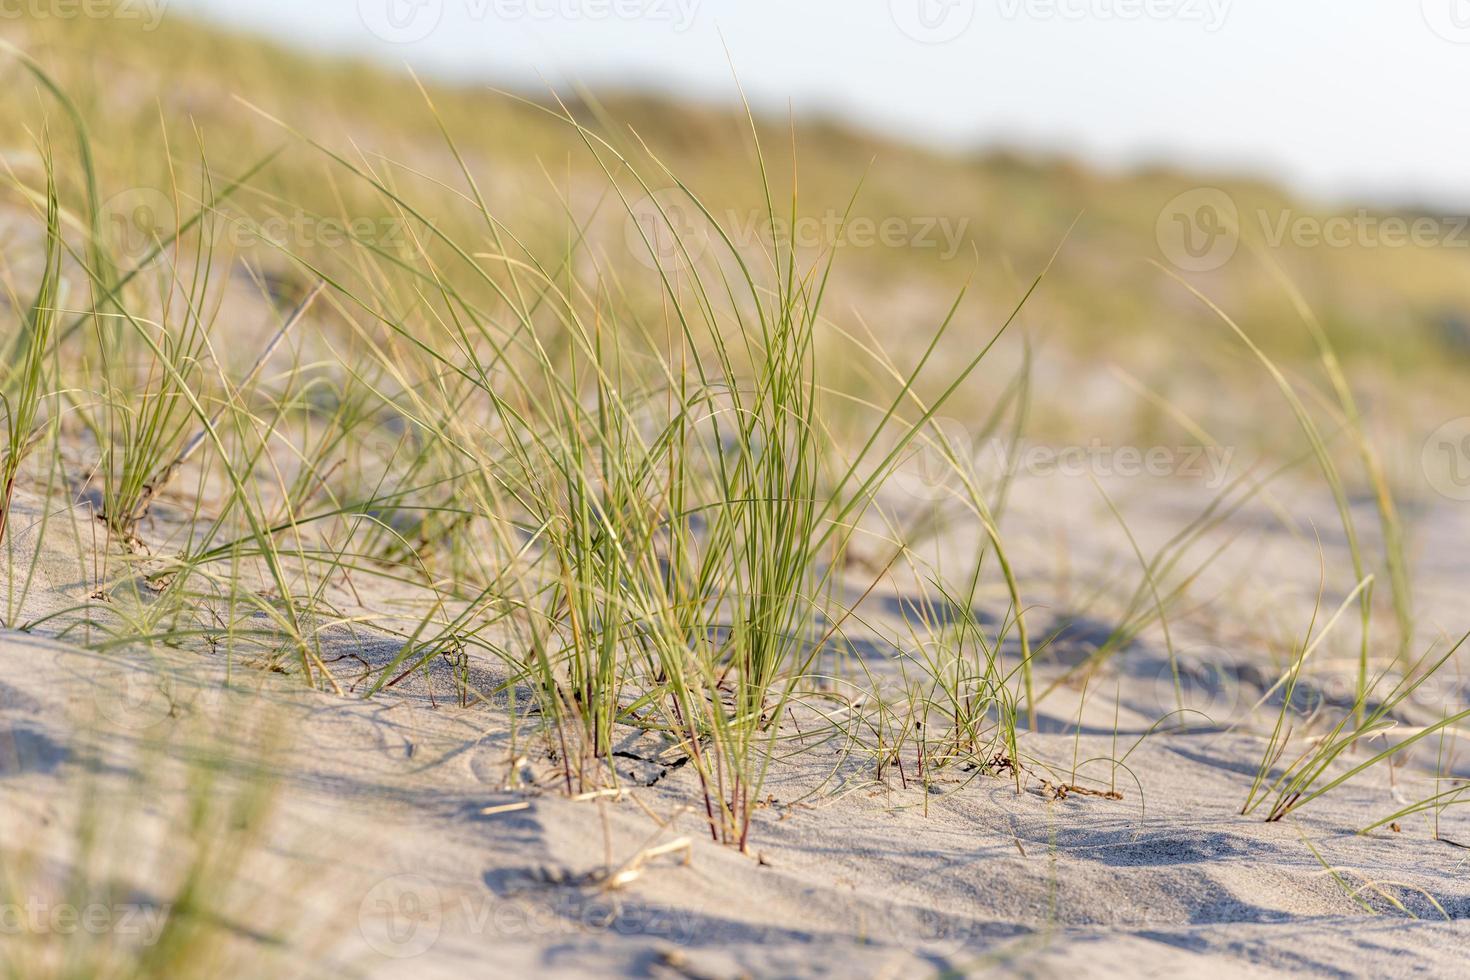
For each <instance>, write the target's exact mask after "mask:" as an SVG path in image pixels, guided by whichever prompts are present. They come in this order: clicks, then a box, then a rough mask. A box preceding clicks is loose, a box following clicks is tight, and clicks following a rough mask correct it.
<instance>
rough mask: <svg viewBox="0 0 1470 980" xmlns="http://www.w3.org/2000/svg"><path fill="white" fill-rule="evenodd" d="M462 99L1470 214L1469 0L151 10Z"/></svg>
mask: <svg viewBox="0 0 1470 980" xmlns="http://www.w3.org/2000/svg"><path fill="white" fill-rule="evenodd" d="M149 2H152V3H154V4H159V3H164V2H166V3H167V11H168V12H169V13H174V12H179V13H188V14H197V15H205V16H208V17H210V18H212V19H216V20H219V21H222V22H224V23H227V24H233V25H238V26H243V27H247V28H249V29H252V30H255V31H258V32H261V33H266V34H271V35H275V36H278V37H280V38H283V39H285V40H288V41H290V42H292V43H295V44H297V45H301V46H309V47H314V48H317V49H321V50H330V51H347V52H353V53H362V54H368V55H371V56H374V57H377V58H380V59H381V60H383V61H384V62H385V63H387V64H390V65H393V66H396V67H402V66H405V65H408V66H412V67H413V68H414V69H415V70H416V71H420V72H422V73H425V74H428V75H434V76H440V77H446V78H450V79H455V80H461V81H485V82H489V83H492V84H496V85H499V86H503V87H513V88H518V89H531V90H533V91H537V90H544V89H545V88H546V86H547V85H548V84H557V83H565V82H567V81H569V80H575V81H578V82H581V83H585V84H587V85H589V86H593V87H595V86H598V85H606V84H616V85H619V86H623V87H627V86H634V87H639V88H644V89H652V90H655V91H659V92H664V93H667V94H670V95H673V96H676V97H691V98H697V99H701V100H706V101H711V100H712V101H732V100H734V99H736V98H737V97H738V92H737V89H736V83H735V77H736V76H738V78H739V83H740V85H741V87H743V89H744V90H745V92H746V94H747V95H748V96H749V97H750V99H751V101H752V102H753V103H755V104H756V106H757V107H758V108H760V109H763V110H767V111H776V112H782V113H784V112H785V111H786V109H787V107H788V106H790V107H791V108H792V109H794V110H795V111H796V112H797V113H798V114H814V113H822V114H827V115H837V116H840V117H842V118H844V119H848V120H851V121H853V122H856V123H858V124H860V125H862V126H865V127H867V128H870V129H874V130H878V131H881V132H885V133H890V134H895V135H898V136H901V137H904V138H908V139H913V140H917V141H921V142H925V143H932V144H936V145H939V146H943V147H952V148H959V149H974V148H984V147H992V146H997V145H1001V146H1010V147H1020V148H1033V149H1039V150H1043V151H1047V152H1062V153H1066V154H1069V155H1072V156H1075V157H1078V158H1080V159H1083V160H1085V161H1088V162H1091V163H1093V164H1095V165H1098V166H1104V167H1109V168H1113V167H1127V166H1131V165H1134V164H1138V163H1145V162H1148V163H1152V162H1164V163H1174V164H1179V165H1183V166H1188V167H1194V168H1203V169H1207V170H1209V171H1213V172H1222V171H1223V172H1229V173H1241V174H1253V175H1260V176H1264V177H1268V178H1271V179H1274V180H1276V181H1279V182H1281V183H1283V184H1286V185H1288V186H1290V187H1291V188H1293V189H1294V190H1296V191H1297V192H1299V193H1303V194H1306V195H1308V196H1310V197H1313V198H1316V199H1319V200H1321V201H1323V202H1332V203H1345V202H1351V201H1361V202H1363V203H1392V204H1411V205H1412V204H1424V205H1428V206H1437V207H1445V208H1462V209H1470V111H1467V101H1470V99H1467V96H1470V0H250V2H249V3H241V2H240V0H149Z"/></svg>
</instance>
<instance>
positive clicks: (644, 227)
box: [624, 187, 710, 273]
mask: <svg viewBox="0 0 1470 980" xmlns="http://www.w3.org/2000/svg"><path fill="white" fill-rule="evenodd" d="M709 235H710V232H709V219H708V218H706V217H705V215H704V212H703V211H701V210H700V209H699V206H698V205H696V204H695V203H694V202H693V201H692V200H690V198H689V195H688V194H686V193H684V192H683V191H682V190H680V189H679V188H677V187H669V188H665V189H664V190H661V191H655V192H654V193H652V194H650V195H648V196H647V197H645V198H643V199H642V200H641V201H638V202H637V203H636V204H634V205H633V206H632V207H631V208H630V209H629V211H628V218H627V222H626V224H625V225H624V238H625V239H626V241H627V246H628V249H629V251H631V252H632V253H633V256H634V257H635V258H637V260H638V261H639V262H640V263H642V264H643V265H644V266H646V267H647V268H649V269H653V270H654V271H663V272H666V273H668V272H679V271H682V270H684V269H688V268H689V267H691V266H693V265H695V264H696V263H697V262H699V260H700V259H701V258H702V257H703V256H704V253H705V251H706V250H708V248H709Z"/></svg>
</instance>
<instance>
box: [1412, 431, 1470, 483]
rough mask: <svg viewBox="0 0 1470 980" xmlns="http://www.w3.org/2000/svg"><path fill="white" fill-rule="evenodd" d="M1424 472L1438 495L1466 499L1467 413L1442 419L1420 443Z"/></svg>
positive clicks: (1469, 473)
mask: <svg viewBox="0 0 1470 980" xmlns="http://www.w3.org/2000/svg"><path fill="white" fill-rule="evenodd" d="M1422 462H1423V464H1424V475H1425V477H1427V478H1428V479H1429V485H1430V486H1431V487H1433V488H1434V489H1435V492H1437V493H1438V494H1439V495H1440V496H1442V497H1446V498H1448V499H1450V500H1459V501H1470V416H1467V417H1465V418H1458V419H1454V420H1453V421H1450V422H1446V423H1445V424H1444V425H1442V426H1440V427H1439V428H1438V429H1435V430H1434V433H1433V435H1431V436H1430V437H1429V441H1428V442H1426V443H1425V444H1424V454H1423V457H1422Z"/></svg>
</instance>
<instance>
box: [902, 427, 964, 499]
mask: <svg viewBox="0 0 1470 980" xmlns="http://www.w3.org/2000/svg"><path fill="white" fill-rule="evenodd" d="M976 462H977V454H976V451H975V441H974V438H973V437H972V436H971V435H970V430H969V429H967V428H966V427H965V426H964V424H963V423H961V422H959V421H957V420H955V419H951V418H935V419H933V420H932V421H930V423H929V424H928V425H927V426H925V428H924V430H923V431H922V432H919V433H918V434H917V435H916V436H915V437H914V442H913V446H911V447H910V457H909V459H908V460H907V461H905V462H904V464H902V465H901V466H899V468H898V469H897V470H895V471H894V474H893V487H894V489H896V490H899V491H902V492H903V493H904V494H905V495H907V496H909V497H911V498H913V499H914V500H918V501H924V502H931V503H932V502H937V501H942V500H948V499H950V498H951V497H953V496H954V495H955V493H956V492H958V491H960V490H962V488H963V487H964V484H965V478H966V477H967V476H969V477H973V476H974V474H975V470H976Z"/></svg>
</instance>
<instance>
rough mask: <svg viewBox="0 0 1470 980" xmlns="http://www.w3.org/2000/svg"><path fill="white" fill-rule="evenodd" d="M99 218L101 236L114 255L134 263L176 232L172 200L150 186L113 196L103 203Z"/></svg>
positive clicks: (176, 225) (176, 218) (176, 221)
mask: <svg viewBox="0 0 1470 980" xmlns="http://www.w3.org/2000/svg"><path fill="white" fill-rule="evenodd" d="M101 218H102V235H103V237H104V238H105V239H106V241H107V244H108V245H109V246H110V247H111V248H112V250H113V254H114V255H116V256H119V257H120V258H125V259H128V260H130V261H133V262H141V261H142V260H143V259H144V258H145V257H147V255H148V254H149V253H150V252H151V251H153V250H154V249H155V248H158V247H159V246H160V245H162V244H163V241H164V239H166V238H170V237H172V236H173V235H174V233H175V232H177V231H178V217H177V214H176V212H175V211H174V202H173V199H172V198H170V197H169V196H168V195H167V194H165V193H163V192H162V191H159V190H155V189H154V188H152V187H134V188H131V189H129V190H125V191H123V192H122V193H120V194H114V195H113V196H112V197H110V198H108V199H107V200H106V201H104V202H103V204H102V213H101Z"/></svg>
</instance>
